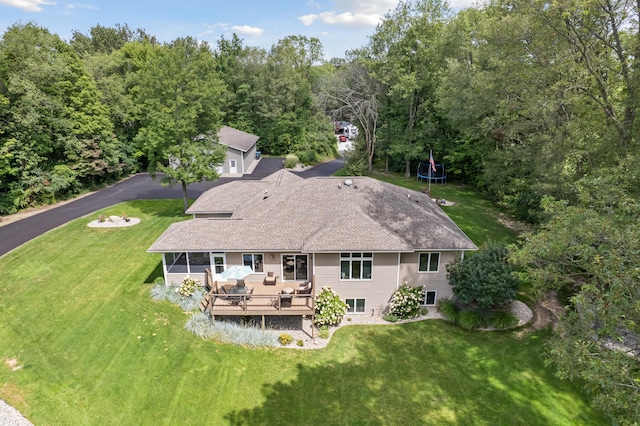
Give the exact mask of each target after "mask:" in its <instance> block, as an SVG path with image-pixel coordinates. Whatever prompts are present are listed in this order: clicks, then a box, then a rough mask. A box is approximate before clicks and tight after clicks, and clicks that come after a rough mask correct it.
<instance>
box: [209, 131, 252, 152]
mask: <svg viewBox="0 0 640 426" xmlns="http://www.w3.org/2000/svg"><path fill="white" fill-rule="evenodd" d="M258 139H260V137H259V136H256V135H252V134H251V133H247V132H243V131H242V130H238V129H234V128H233V127H229V126H222V128H221V129H220V131H218V142H219V143H220V144H221V145H225V146H228V147H230V148H234V149H237V150H240V151H242V152H247V151H249V150H250V149H251V148H252V147H253V146H254V145H255V144H256V142H258Z"/></svg>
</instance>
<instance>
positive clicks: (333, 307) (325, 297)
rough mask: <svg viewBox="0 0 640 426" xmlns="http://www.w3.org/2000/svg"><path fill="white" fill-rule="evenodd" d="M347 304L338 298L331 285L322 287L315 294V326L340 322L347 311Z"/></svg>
mask: <svg viewBox="0 0 640 426" xmlns="http://www.w3.org/2000/svg"><path fill="white" fill-rule="evenodd" d="M348 308H349V307H348V305H347V304H346V303H345V302H344V301H343V300H342V299H341V298H340V295H339V294H338V293H336V292H335V291H334V290H333V289H332V288H331V287H322V289H321V290H320V293H318V294H317V295H316V318H315V324H316V325H317V326H323V325H336V324H340V322H341V321H342V318H343V317H344V316H345V314H346V313H347V309H348Z"/></svg>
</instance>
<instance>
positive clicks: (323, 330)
mask: <svg viewBox="0 0 640 426" xmlns="http://www.w3.org/2000/svg"><path fill="white" fill-rule="evenodd" d="M330 335H331V333H330V332H329V327H328V326H326V325H323V326H322V327H320V328H319V329H318V337H319V338H321V339H328V338H329V336H330Z"/></svg>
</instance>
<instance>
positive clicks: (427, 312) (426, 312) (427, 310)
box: [420, 307, 429, 316]
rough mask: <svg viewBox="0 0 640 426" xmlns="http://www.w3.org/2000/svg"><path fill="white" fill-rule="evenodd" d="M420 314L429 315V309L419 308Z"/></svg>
mask: <svg viewBox="0 0 640 426" xmlns="http://www.w3.org/2000/svg"><path fill="white" fill-rule="evenodd" d="M420 315H422V316H425V315H429V309H427V308H425V307H422V308H420Z"/></svg>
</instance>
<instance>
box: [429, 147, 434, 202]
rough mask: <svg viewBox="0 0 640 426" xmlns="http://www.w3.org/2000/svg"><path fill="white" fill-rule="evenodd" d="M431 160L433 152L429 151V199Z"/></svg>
mask: <svg viewBox="0 0 640 426" xmlns="http://www.w3.org/2000/svg"><path fill="white" fill-rule="evenodd" d="M432 158H433V151H431V150H429V197H431V173H432V171H431V164H433V162H432Z"/></svg>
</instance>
